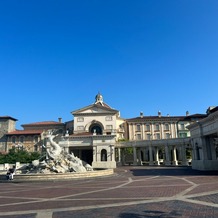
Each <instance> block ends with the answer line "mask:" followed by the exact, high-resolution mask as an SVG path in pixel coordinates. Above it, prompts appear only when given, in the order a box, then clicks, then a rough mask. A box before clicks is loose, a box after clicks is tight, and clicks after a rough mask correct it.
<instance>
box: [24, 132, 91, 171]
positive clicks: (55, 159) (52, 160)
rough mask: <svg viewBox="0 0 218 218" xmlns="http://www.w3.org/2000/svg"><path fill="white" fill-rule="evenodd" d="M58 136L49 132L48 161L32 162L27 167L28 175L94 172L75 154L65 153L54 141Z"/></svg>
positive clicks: (47, 136)
mask: <svg viewBox="0 0 218 218" xmlns="http://www.w3.org/2000/svg"><path fill="white" fill-rule="evenodd" d="M56 136H57V135H54V134H52V132H48V134H47V135H46V138H47V141H48V142H49V143H50V147H46V159H45V160H43V161H40V160H34V161H32V164H30V165H28V166H26V167H25V171H26V173H45V174H49V173H68V172H86V171H93V168H92V166H91V165H89V164H88V163H86V162H85V161H82V160H81V159H80V158H78V157H76V156H74V154H73V153H71V154H69V153H68V152H66V151H64V149H63V148H62V147H60V146H59V145H58V143H56V142H55V141H54V138H55V137H56ZM23 170H24V169H23ZM23 170H22V171H23Z"/></svg>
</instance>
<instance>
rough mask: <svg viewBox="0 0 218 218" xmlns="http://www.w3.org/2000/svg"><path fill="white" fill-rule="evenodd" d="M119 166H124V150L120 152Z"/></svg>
mask: <svg viewBox="0 0 218 218" xmlns="http://www.w3.org/2000/svg"><path fill="white" fill-rule="evenodd" d="M121 164H122V166H124V165H125V164H126V163H125V153H124V149H122V150H121Z"/></svg>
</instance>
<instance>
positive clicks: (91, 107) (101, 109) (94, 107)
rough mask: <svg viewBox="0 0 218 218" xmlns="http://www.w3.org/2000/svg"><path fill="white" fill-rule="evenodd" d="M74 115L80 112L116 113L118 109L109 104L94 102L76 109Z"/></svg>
mask: <svg viewBox="0 0 218 218" xmlns="http://www.w3.org/2000/svg"><path fill="white" fill-rule="evenodd" d="M71 113H72V114H73V115H78V114H116V113H118V111H117V110H115V109H112V108H110V107H108V106H104V105H100V104H92V105H89V106H87V107H84V108H81V109H79V110H75V111H72V112H71Z"/></svg>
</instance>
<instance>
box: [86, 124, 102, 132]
mask: <svg viewBox="0 0 218 218" xmlns="http://www.w3.org/2000/svg"><path fill="white" fill-rule="evenodd" d="M89 132H91V133H96V135H102V132H103V131H102V127H101V126H100V125H99V124H98V123H93V124H92V125H91V126H90V127H89Z"/></svg>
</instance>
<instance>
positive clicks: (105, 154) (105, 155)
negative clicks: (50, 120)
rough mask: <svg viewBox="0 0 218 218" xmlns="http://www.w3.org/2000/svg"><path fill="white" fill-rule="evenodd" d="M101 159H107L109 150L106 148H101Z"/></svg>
mask: <svg viewBox="0 0 218 218" xmlns="http://www.w3.org/2000/svg"><path fill="white" fill-rule="evenodd" d="M101 161H107V151H106V150H105V149H102V150H101Z"/></svg>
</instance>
